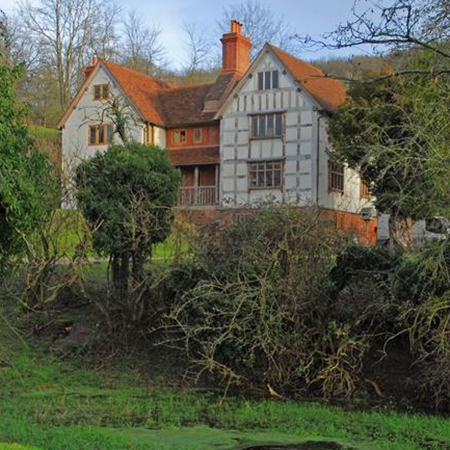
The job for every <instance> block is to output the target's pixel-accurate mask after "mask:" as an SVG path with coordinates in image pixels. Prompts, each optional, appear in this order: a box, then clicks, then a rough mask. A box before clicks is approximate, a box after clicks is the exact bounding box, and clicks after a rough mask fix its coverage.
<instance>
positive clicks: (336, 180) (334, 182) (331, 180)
mask: <svg viewBox="0 0 450 450" xmlns="http://www.w3.org/2000/svg"><path fill="white" fill-rule="evenodd" d="M328 190H329V191H333V192H339V193H341V194H343V193H344V165H343V164H339V163H336V162H333V161H329V162H328Z"/></svg>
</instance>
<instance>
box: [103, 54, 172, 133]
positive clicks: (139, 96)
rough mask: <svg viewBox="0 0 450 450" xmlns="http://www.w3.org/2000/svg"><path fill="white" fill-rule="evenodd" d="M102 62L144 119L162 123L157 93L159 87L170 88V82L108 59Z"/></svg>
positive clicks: (162, 117)
mask: <svg viewBox="0 0 450 450" xmlns="http://www.w3.org/2000/svg"><path fill="white" fill-rule="evenodd" d="M103 64H104V65H105V67H106V68H107V69H108V70H109V72H110V73H111V75H112V76H113V77H114V78H115V79H116V81H117V82H118V83H119V84H120V87H121V88H122V90H123V91H124V92H125V94H126V95H128V97H129V98H130V99H131V100H132V102H133V103H134V104H135V105H136V107H137V108H138V109H139V111H140V112H141V114H142V116H143V117H144V119H146V120H148V121H149V122H152V123H154V124H156V125H164V122H165V120H164V116H163V112H162V108H161V105H160V103H159V98H158V94H159V92H160V91H161V89H168V88H170V87H171V86H170V84H169V83H166V82H165V81H161V80H158V79H156V78H151V77H149V76H147V75H145V74H143V73H141V72H137V71H135V70H132V69H128V68H127V67H123V66H119V65H118V64H115V63H112V62H110V61H103Z"/></svg>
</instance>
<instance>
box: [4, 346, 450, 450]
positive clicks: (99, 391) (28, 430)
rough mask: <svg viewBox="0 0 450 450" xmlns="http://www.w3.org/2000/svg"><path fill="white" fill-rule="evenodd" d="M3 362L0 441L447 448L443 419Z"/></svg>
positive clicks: (59, 365) (55, 364)
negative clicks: (252, 397)
mask: <svg viewBox="0 0 450 450" xmlns="http://www.w3.org/2000/svg"><path fill="white" fill-rule="evenodd" d="M1 342H2V344H3V343H5V342H6V343H7V342H8V340H6V341H5V340H3V339H2V340H1ZM13 346H16V348H17V349H18V348H19V346H18V343H17V342H16V343H14V344H13ZM4 354H5V355H8V356H5V360H7V361H8V364H4V365H3V367H2V369H1V370H0V385H1V386H2V389H1V395H0V417H1V418H2V419H1V420H0V442H1V441H2V442H9V443H18V444H22V445H28V446H34V447H38V448H41V449H51V450H59V449H64V450H72V449H74V450H75V449H86V450H89V449H103V448H105V449H113V450H114V449H127V448H130V449H131V448H135V449H174V450H175V449H176V450H183V449H185V450H187V449H198V450H201V449H205V450H206V449H209V448H223V449H237V448H239V445H243V444H244V443H248V444H250V443H257V442H260V443H262V442H277V443H283V442H284V443H294V442H301V441H302V440H311V439H316V440H318V439H324V440H333V441H337V442H343V443H348V444H349V445H350V444H351V445H352V446H353V447H354V448H356V449H370V448H372V449H386V450H387V449H392V450H394V449H395V450H416V449H421V448H428V449H433V448H435V449H438V448H439V449H442V448H450V420H449V419H445V418H440V417H432V416H423V415H412V414H411V415H407V414H397V413H394V412H389V411H371V412H356V411H345V410H343V409H340V408H336V407H331V406H324V405H319V404H298V403H294V402H290V401H275V400H270V399H261V400H245V399H237V398H228V399H221V398H218V397H217V396H216V395H214V394H212V393H210V392H208V391H203V390H195V389H191V390H189V389H175V388H166V387H164V385H162V384H161V382H160V381H154V380H151V379H150V380H149V379H144V378H142V377H141V376H140V375H139V374H138V373H136V372H133V371H131V370H129V371H111V370H109V371H91V370H81V369H79V368H77V367H76V366H74V365H72V364H70V363H68V362H61V361H58V360H56V359H53V358H52V357H51V356H48V355H42V354H40V353H36V352H35V351H31V350H29V349H25V348H21V350H20V354H17V353H14V354H13V355H11V351H10V350H9V351H7V352H5V353H4ZM0 355H1V353H0ZM230 430H235V431H230ZM101 443H103V444H101ZM444 443H445V444H447V445H448V446H449V447H443V445H444ZM426 444H427V445H428V447H426V446H425V445H426ZM439 445H441V447H439ZM0 449H1V447H0Z"/></svg>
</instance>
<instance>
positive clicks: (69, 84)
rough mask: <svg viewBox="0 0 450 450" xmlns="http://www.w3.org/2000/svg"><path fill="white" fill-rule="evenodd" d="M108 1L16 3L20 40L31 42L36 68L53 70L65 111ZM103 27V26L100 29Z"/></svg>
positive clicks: (76, 0) (41, 0) (80, 0)
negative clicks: (35, 54) (36, 53)
mask: <svg viewBox="0 0 450 450" xmlns="http://www.w3.org/2000/svg"><path fill="white" fill-rule="evenodd" d="M109 4H110V3H109V0H38V2H37V3H30V1H29V0H23V1H21V2H20V3H19V7H18V15H19V17H20V19H21V22H22V30H23V33H24V35H23V39H28V40H29V41H31V42H33V44H34V46H35V48H36V49H38V53H39V65H41V66H43V65H47V66H49V67H52V68H54V71H55V74H56V78H57V84H58V90H59V92H58V94H59V103H60V106H61V107H65V106H66V105H67V104H68V102H69V101H70V99H71V97H72V94H73V92H74V90H75V88H76V85H77V81H78V80H77V74H78V73H80V72H81V70H82V66H83V64H84V62H85V60H84V58H83V56H82V55H85V54H86V50H87V49H88V47H89V44H90V43H91V42H92V36H93V35H95V30H98V29H99V24H104V20H103V19H104V17H103V12H104V11H105V8H106V6H107V5H109ZM103 26H104V25H103Z"/></svg>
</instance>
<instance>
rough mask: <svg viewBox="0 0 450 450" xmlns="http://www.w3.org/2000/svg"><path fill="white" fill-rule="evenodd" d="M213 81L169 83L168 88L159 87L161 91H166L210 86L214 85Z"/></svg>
mask: <svg viewBox="0 0 450 450" xmlns="http://www.w3.org/2000/svg"><path fill="white" fill-rule="evenodd" d="M214 84H215V82H214V83H202V84H190V85H181V86H180V85H170V87H168V88H161V89H160V90H161V91H167V90H174V91H175V90H181V89H196V88H201V87H211V86H214Z"/></svg>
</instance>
